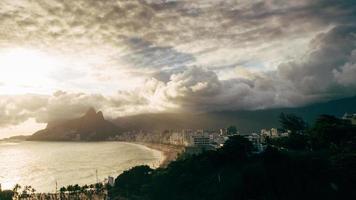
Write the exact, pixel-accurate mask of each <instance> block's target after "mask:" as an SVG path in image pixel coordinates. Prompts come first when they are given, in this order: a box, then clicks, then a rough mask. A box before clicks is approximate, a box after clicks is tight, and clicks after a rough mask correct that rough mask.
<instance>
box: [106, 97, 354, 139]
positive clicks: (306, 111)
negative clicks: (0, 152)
mask: <svg viewBox="0 0 356 200" xmlns="http://www.w3.org/2000/svg"><path fill="white" fill-rule="evenodd" d="M281 112H284V113H294V114H296V115H298V116H301V117H303V118H304V119H305V120H306V121H307V122H309V123H312V122H313V121H314V119H315V118H316V117H317V116H318V115H320V114H329V115H334V116H338V117H341V116H342V115H343V114H344V113H345V112H349V113H356V97H352V98H345V99H340V100H334V101H329V102H324V103H317V104H312V105H308V106H304V107H299V108H278V109H266V110H255V111H222V112H212V113H202V114H191V113H178V114H177V113H157V114H141V115H135V116H128V117H119V118H116V119H115V120H113V122H114V123H115V124H116V125H117V126H119V127H120V128H121V129H123V130H138V129H145V130H165V129H183V128H192V129H198V128H205V129H206V128H212V129H217V128H223V127H227V126H229V125H236V126H237V127H238V129H239V131H240V132H242V133H250V132H254V131H259V130H260V129H262V128H272V127H278V126H279V123H278V116H279V114H280V113H281Z"/></svg>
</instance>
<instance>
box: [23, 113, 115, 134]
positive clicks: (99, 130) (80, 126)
mask: <svg viewBox="0 0 356 200" xmlns="http://www.w3.org/2000/svg"><path fill="white" fill-rule="evenodd" d="M119 132H120V130H119V129H118V127H117V126H116V125H114V124H113V123H112V122H110V121H107V120H105V119H104V116H103V113H102V112H101V111H99V112H96V111H95V110H94V109H93V108H90V109H89V110H88V111H87V113H86V114H85V115H84V116H82V117H80V118H76V119H70V120H60V121H54V122H50V123H48V124H47V127H46V128H45V129H43V130H40V131H37V132H36V133H34V134H33V135H32V136H30V137H29V138H28V139H29V140H50V141H57V140H58V141H70V140H84V141H96V140H105V139H107V138H109V137H112V136H115V135H117V134H118V133H119Z"/></svg>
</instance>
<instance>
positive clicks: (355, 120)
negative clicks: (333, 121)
mask: <svg viewBox="0 0 356 200" xmlns="http://www.w3.org/2000/svg"><path fill="white" fill-rule="evenodd" d="M342 119H343V120H348V121H350V122H351V124H353V125H356V113H354V114H348V113H345V114H344V116H343V117H342Z"/></svg>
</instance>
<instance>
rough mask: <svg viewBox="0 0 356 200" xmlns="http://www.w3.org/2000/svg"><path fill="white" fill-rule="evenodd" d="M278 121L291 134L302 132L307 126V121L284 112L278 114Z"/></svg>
mask: <svg viewBox="0 0 356 200" xmlns="http://www.w3.org/2000/svg"><path fill="white" fill-rule="evenodd" d="M279 122H280V124H281V126H282V128H283V129H285V130H290V131H291V134H296V133H303V132H304V131H305V129H306V128H307V123H306V122H305V121H304V120H303V119H302V118H301V117H298V116H296V115H294V114H284V113H281V114H280V115H279Z"/></svg>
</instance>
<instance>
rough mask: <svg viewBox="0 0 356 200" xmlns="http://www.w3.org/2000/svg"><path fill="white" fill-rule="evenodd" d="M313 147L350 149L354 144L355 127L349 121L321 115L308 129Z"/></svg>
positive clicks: (355, 136) (355, 137) (355, 140)
mask: <svg viewBox="0 0 356 200" xmlns="http://www.w3.org/2000/svg"><path fill="white" fill-rule="evenodd" d="M309 135H310V137H311V140H312V147H313V148H314V149H323V148H324V149H325V148H329V149H330V148H333V149H335V150H336V149H342V150H352V149H353V148H355V146H356V144H355V143H356V127H355V126H353V125H352V124H351V123H350V122H349V121H346V120H342V119H339V118H336V117H334V116H330V115H321V116H320V117H319V118H318V119H317V120H316V122H315V124H314V126H313V127H312V128H311V130H310V131H309Z"/></svg>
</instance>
